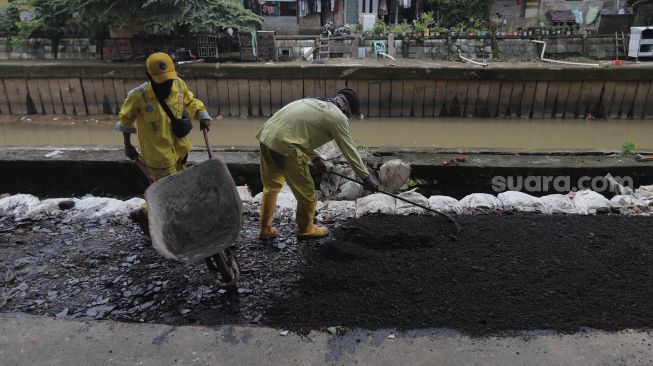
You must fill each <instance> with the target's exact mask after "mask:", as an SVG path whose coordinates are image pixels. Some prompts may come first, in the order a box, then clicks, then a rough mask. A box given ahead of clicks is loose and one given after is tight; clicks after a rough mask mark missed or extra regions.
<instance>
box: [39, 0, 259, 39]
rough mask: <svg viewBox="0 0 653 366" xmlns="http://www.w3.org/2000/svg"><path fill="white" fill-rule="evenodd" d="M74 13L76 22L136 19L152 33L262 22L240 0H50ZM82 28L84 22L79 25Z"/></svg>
mask: <svg viewBox="0 0 653 366" xmlns="http://www.w3.org/2000/svg"><path fill="white" fill-rule="evenodd" d="M51 1H52V2H55V3H57V4H58V6H61V7H62V8H66V9H67V11H68V12H70V13H71V14H75V19H77V21H76V22H77V23H87V24H91V26H94V27H95V26H98V25H112V26H121V25H124V24H126V23H128V21H129V20H134V21H137V22H138V24H140V25H142V26H143V28H144V29H145V31H147V32H148V33H151V34H170V33H173V32H176V31H179V30H180V29H184V30H188V31H190V32H217V31H219V30H221V29H225V28H228V27H233V28H243V27H251V26H255V25H258V24H261V23H262V18H261V17H259V16H257V15H255V14H254V13H253V12H252V11H250V10H248V9H245V8H244V7H243V5H242V4H241V2H240V1H239V0H146V1H132V0H72V1H70V0H51ZM79 26H80V27H81V26H83V24H80V25H79Z"/></svg>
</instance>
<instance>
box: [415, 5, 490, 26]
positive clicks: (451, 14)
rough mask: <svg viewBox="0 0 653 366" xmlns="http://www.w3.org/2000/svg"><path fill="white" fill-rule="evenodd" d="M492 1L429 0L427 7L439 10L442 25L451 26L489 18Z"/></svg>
mask: <svg viewBox="0 0 653 366" xmlns="http://www.w3.org/2000/svg"><path fill="white" fill-rule="evenodd" d="M492 2H493V0H427V8H428V10H431V11H437V12H439V13H440V16H441V17H442V25H443V26H445V27H448V28H449V27H452V26H455V25H459V24H462V23H466V22H469V21H475V20H481V19H487V18H488V15H489V11H490V6H491V5H492Z"/></svg>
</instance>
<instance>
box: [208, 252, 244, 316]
mask: <svg viewBox="0 0 653 366" xmlns="http://www.w3.org/2000/svg"><path fill="white" fill-rule="evenodd" d="M206 265H207V267H209V271H211V272H212V273H214V275H215V277H216V282H217V285H218V287H220V288H223V289H225V290H227V300H228V302H229V307H230V309H231V312H232V313H237V312H239V311H240V306H239V304H238V292H237V286H236V284H237V283H238V280H239V279H240V270H239V268H238V263H237V262H236V258H235V257H234V255H233V251H232V250H231V248H227V249H225V250H224V251H223V252H220V253H218V254H215V255H213V256H211V257H209V258H206Z"/></svg>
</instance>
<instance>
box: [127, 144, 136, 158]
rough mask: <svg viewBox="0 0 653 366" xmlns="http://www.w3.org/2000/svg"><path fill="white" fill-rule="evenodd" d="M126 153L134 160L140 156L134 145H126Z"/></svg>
mask: <svg viewBox="0 0 653 366" xmlns="http://www.w3.org/2000/svg"><path fill="white" fill-rule="evenodd" d="M125 155H126V156H127V157H128V158H129V159H131V160H134V159H136V158H137V157H138V155H139V154H138V150H136V148H135V147H134V145H125Z"/></svg>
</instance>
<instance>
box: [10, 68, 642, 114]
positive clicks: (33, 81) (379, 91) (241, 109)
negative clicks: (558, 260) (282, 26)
mask: <svg viewBox="0 0 653 366" xmlns="http://www.w3.org/2000/svg"><path fill="white" fill-rule="evenodd" d="M650 70H651V67H650V66H648V65H645V64H644V65H628V66H624V67H620V68H615V67H560V66H557V65H551V64H537V63H535V64H515V65H512V64H510V65H509V66H507V67H506V66H505V65H503V66H494V67H489V68H479V67H476V66H469V65H464V64H460V63H448V64H447V63H438V64H436V63H426V62H417V61H414V62H409V61H406V60H404V61H398V62H397V63H396V64H393V65H391V66H389V65H388V64H386V63H385V62H384V63H381V62H376V63H369V62H367V63H364V64H360V63H359V64H356V63H353V62H349V64H347V63H341V64H332V63H331V62H330V63H329V65H311V64H297V63H288V64H271V65H268V64H253V65H252V64H250V65H247V64H192V65H183V66H181V67H180V68H179V71H180V75H181V76H182V77H183V78H184V79H185V80H186V81H187V83H188V85H189V87H190V88H191V90H193V91H194V92H195V94H196V95H197V96H198V97H199V98H200V99H202V100H203V101H205V102H206V104H207V106H208V108H209V110H210V112H211V113H212V114H213V115H217V114H222V115H225V116H239V117H240V116H253V117H257V116H270V115H271V114H273V113H274V112H276V111H277V110H278V109H279V108H281V107H282V106H283V105H285V104H287V103H289V102H290V101H293V100H295V99H299V98H303V97H310V96H315V97H325V96H330V95H333V94H334V93H335V92H336V91H337V90H338V89H339V88H344V87H349V88H353V89H356V90H357V91H358V92H359V94H360V96H361V99H362V105H363V110H362V113H363V114H364V115H366V116H370V117H388V116H391V117H440V116H447V117H489V118H492V117H513V118H585V117H587V116H588V115H590V114H591V115H592V116H595V117H599V118H603V117H605V118H631V119H642V118H651V117H653V92H649V89H651V84H652V83H651V81H652V80H653V73H651V72H650ZM143 81H144V71H143V66H142V64H105V63H92V62H85V63H81V62H47V63H46V62H41V63H38V62H37V63H28V64H24V63H15V62H14V63H12V62H5V63H2V64H0V113H1V114H18V115H21V114H67V115H78V116H79V115H98V114H114V113H116V112H117V111H118V110H119V108H120V105H121V103H122V101H123V100H124V98H125V96H126V94H127V93H128V92H129V90H130V89H132V88H133V87H135V86H137V85H139V84H141V83H142V82H143Z"/></svg>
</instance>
